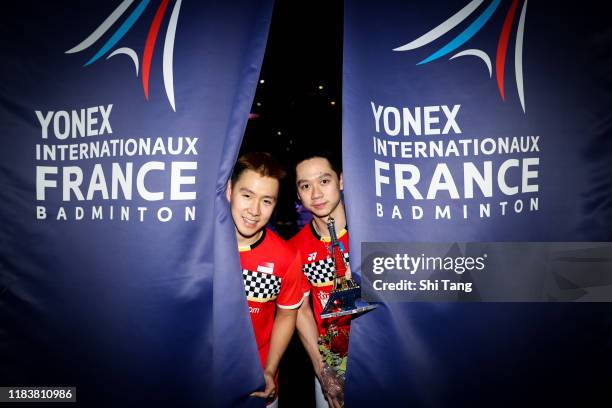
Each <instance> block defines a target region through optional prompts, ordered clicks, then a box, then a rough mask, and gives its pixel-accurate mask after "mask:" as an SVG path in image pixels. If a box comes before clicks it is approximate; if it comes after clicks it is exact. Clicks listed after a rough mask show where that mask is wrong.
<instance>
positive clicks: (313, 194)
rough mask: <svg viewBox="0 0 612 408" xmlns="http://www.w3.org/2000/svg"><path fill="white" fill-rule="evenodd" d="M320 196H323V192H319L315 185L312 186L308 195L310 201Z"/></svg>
mask: <svg viewBox="0 0 612 408" xmlns="http://www.w3.org/2000/svg"><path fill="white" fill-rule="evenodd" d="M322 195H323V191H322V190H321V188H319V186H317V185H313V186H312V191H311V193H310V197H311V198H312V199H315V198H319V197H321V196H322Z"/></svg>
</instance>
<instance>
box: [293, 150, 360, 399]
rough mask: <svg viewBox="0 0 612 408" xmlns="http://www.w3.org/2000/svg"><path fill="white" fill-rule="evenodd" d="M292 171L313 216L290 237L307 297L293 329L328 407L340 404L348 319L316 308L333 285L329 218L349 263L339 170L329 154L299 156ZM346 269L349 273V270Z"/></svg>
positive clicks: (346, 352) (348, 327)
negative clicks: (332, 315) (334, 376)
mask: <svg viewBox="0 0 612 408" xmlns="http://www.w3.org/2000/svg"><path fill="white" fill-rule="evenodd" d="M295 170H296V186H297V192H298V196H299V198H300V200H301V201H302V204H303V205H304V207H305V208H306V209H307V210H308V211H310V212H311V213H312V215H313V219H312V221H311V222H310V223H309V224H307V225H306V226H304V228H303V229H302V230H301V231H300V232H298V234H297V235H295V236H294V237H293V238H292V239H291V240H290V241H289V242H290V243H291V245H293V247H294V248H295V249H296V250H298V252H299V253H300V256H301V264H302V271H303V273H304V276H305V279H304V280H303V282H304V284H303V291H304V296H308V295H310V302H309V301H305V302H304V303H303V304H302V306H301V307H300V310H299V312H298V318H297V329H298V334H299V336H300V339H301V340H302V343H303V344H304V347H305V349H306V352H307V353H308V355H309V357H310V359H311V361H312V364H313V368H314V371H315V373H316V375H317V378H315V390H316V403H317V408H320V407H327V406H328V405H329V406H332V407H334V408H335V407H340V406H342V403H343V402H342V401H343V385H344V376H345V371H346V359H347V354H348V335H349V329H350V317H346V316H345V317H340V318H328V319H322V318H321V311H322V310H323V309H324V308H325V305H326V303H327V300H328V299H329V294H330V292H331V290H332V289H333V286H334V281H333V276H334V274H335V272H336V271H335V268H334V263H333V260H332V254H331V251H330V241H331V239H330V233H329V229H328V222H329V220H330V217H331V218H333V220H334V222H335V228H336V231H337V236H338V240H339V242H340V250H341V251H342V255H343V257H344V260H345V262H346V265H347V266H348V254H349V240H348V230H347V227H346V214H345V211H344V204H343V202H342V197H341V194H342V189H343V187H344V186H343V181H342V170H341V168H340V165H339V164H338V163H337V162H336V161H335V160H334V158H333V156H332V155H331V154H330V153H328V152H314V153H312V154H307V155H304V156H303V157H302V159H301V160H300V161H298V163H297V165H296V168H295ZM343 270H344V268H342V269H340V268H339V271H338V272H337V274H338V275H339V276H343V274H344V272H343ZM346 271H347V272H346V273H347V274H350V268H346ZM310 303H312V308H311V305H310ZM330 368H331V369H333V370H334V372H335V374H337V376H336V378H337V379H338V381H335V380H336V378H333V377H332V378H330V375H329V373H330ZM330 380H332V381H331V382H330ZM321 382H323V387H322V386H321ZM323 394H325V397H324V396H323ZM326 399H327V401H326Z"/></svg>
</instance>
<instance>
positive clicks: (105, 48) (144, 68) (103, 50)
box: [66, 0, 182, 112]
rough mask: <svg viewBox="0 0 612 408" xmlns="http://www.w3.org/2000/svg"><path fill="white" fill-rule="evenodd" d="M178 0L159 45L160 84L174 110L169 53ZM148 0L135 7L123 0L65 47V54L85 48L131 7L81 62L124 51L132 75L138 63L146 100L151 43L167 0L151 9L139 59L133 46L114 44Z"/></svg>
mask: <svg viewBox="0 0 612 408" xmlns="http://www.w3.org/2000/svg"><path fill="white" fill-rule="evenodd" d="M181 1H182V0H176V2H175V3H174V7H173V8H172V12H171V14H170V21H169V23H168V28H167V30H166V35H165V38H164V45H163V66H162V70H163V78H164V88H165V90H166V96H167V97H168V102H169V103H170V106H171V107H172V110H173V111H175V112H176V104H175V102H174V73H173V61H172V60H173V54H174V38H175V35H176V25H177V22H178V16H179V11H180V9H181ZM149 2H150V0H141V1H140V3H139V4H138V5H137V6H136V7H133V8H132V7H131V6H132V3H134V0H124V1H123V2H122V3H121V4H120V5H119V6H118V7H117V8H116V9H115V10H114V11H113V12H112V13H111V14H110V15H109V16H108V17H107V18H106V20H104V21H103V22H102V24H100V26H99V27H98V28H96V29H95V30H94V31H93V32H92V33H91V34H90V35H89V36H88V37H87V38H85V39H84V40H83V41H81V42H80V43H79V44H77V45H76V46H74V47H73V48H71V49H69V50H68V51H66V54H74V53H78V52H82V51H85V50H87V49H89V48H90V47H92V46H94V45H95V44H96V42H98V40H100V38H102V37H103V36H104V35H105V34H106V33H107V32H108V31H109V30H110V29H111V27H112V26H113V25H114V24H115V23H118V22H119V20H121V18H122V17H123V15H124V14H128V9H130V8H132V10H131V12H129V15H127V17H126V18H124V19H123V22H122V23H121V24H120V25H119V27H118V28H117V29H116V30H115V32H114V33H113V34H112V35H111V36H110V38H108V39H107V40H106V42H104V43H103V44H102V45H101V46H100V48H98V50H97V51H96V53H95V54H94V55H93V56H92V57H91V58H90V59H89V60H88V61H87V62H86V63H85V65H84V66H88V65H91V64H93V63H94V62H96V61H98V60H99V59H100V58H102V57H103V56H105V55H107V54H108V56H107V57H106V59H109V58H111V57H114V56H116V55H127V56H128V57H130V58H131V59H132V61H133V62H134V68H135V69H136V76H138V74H139V67H141V70H140V73H141V75H142V88H143V91H144V96H145V99H147V100H149V74H150V73H151V60H152V58H153V51H154V50H155V43H156V42H157V37H158V35H159V28H160V26H161V23H162V21H163V19H164V16H165V15H166V9H167V8H168V2H169V0H162V1H161V3H160V5H159V6H158V8H157V11H156V12H155V16H154V17H153V21H152V22H151V25H150V28H149V34H148V35H147V39H146V42H145V45H144V50H143V52H142V56H141V59H142V61H139V59H138V54H137V53H136V51H134V49H132V48H129V47H120V48H116V46H117V45H118V43H119V42H120V41H121V39H122V38H123V37H124V36H125V34H126V33H127V32H128V31H129V30H130V29H131V28H132V27H133V26H134V24H135V23H136V22H137V21H138V19H139V18H140V17H141V16H142V13H143V12H144V11H145V9H146V8H147V6H148V5H149Z"/></svg>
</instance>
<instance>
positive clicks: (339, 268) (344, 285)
mask: <svg viewBox="0 0 612 408" xmlns="http://www.w3.org/2000/svg"><path fill="white" fill-rule="evenodd" d="M327 228H328V229H329V236H330V239H331V242H330V246H329V252H330V255H331V259H332V262H333V264H334V288H333V289H332V291H331V293H330V294H329V300H328V301H327V303H326V304H325V308H324V309H323V311H322V312H321V317H322V318H323V319H327V318H329V317H339V316H347V315H352V314H356V313H362V312H366V311H368V310H372V309H374V308H376V306H377V305H374V304H369V303H366V302H364V301H362V300H361V299H360V297H361V287H360V286H359V284H358V283H357V282H355V280H353V278H352V276H351V268H350V266H349V264H348V262H347V261H346V260H345V259H344V255H343V253H342V252H343V251H342V244H341V243H340V241H338V235H337V234H336V226H335V221H334V219H333V218H332V217H329V220H328V221H327ZM339 272H342V274H343V275H344V276H338V275H339Z"/></svg>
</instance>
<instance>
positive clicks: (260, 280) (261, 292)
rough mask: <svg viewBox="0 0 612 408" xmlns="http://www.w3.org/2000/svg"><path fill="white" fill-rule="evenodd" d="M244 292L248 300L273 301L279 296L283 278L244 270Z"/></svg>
mask: <svg viewBox="0 0 612 408" xmlns="http://www.w3.org/2000/svg"><path fill="white" fill-rule="evenodd" d="M242 280H243V281H244V292H245V294H246V296H247V298H255V299H259V300H272V299H274V298H276V297H277V296H278V293H279V292H280V287H281V278H279V277H278V276H275V275H272V274H270V273H262V272H255V271H249V270H248V269H243V270H242Z"/></svg>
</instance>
